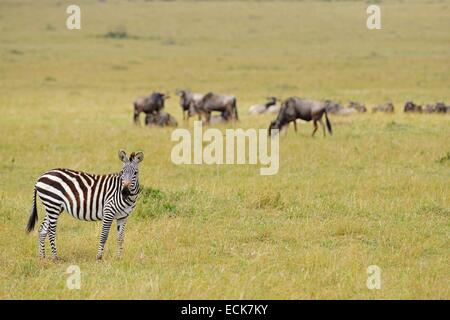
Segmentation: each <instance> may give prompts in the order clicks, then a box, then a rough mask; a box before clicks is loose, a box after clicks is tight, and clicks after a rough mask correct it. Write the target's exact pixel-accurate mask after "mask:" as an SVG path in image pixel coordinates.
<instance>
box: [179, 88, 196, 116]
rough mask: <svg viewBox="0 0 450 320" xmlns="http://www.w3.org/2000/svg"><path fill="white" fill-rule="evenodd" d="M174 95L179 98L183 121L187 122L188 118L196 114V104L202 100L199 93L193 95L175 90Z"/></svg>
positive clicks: (185, 91)
mask: <svg viewBox="0 0 450 320" xmlns="http://www.w3.org/2000/svg"><path fill="white" fill-rule="evenodd" d="M176 94H177V95H179V96H180V106H181V109H182V110H183V120H189V118H190V117H192V116H194V115H195V114H197V113H198V111H197V110H198V103H199V101H201V100H202V98H203V95H202V94H201V93H193V92H190V91H187V90H177V91H176Z"/></svg>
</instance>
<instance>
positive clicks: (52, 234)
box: [46, 208, 62, 260]
mask: <svg viewBox="0 0 450 320" xmlns="http://www.w3.org/2000/svg"><path fill="white" fill-rule="evenodd" d="M46 211H47V219H48V239H49V240H50V248H51V249H52V256H53V259H54V260H59V258H58V252H57V251H56V224H57V222H58V218H59V215H60V213H61V212H62V210H61V209H60V211H59V212H57V211H51V210H50V209H47V208H46Z"/></svg>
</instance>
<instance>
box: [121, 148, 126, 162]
mask: <svg viewBox="0 0 450 320" xmlns="http://www.w3.org/2000/svg"><path fill="white" fill-rule="evenodd" d="M119 160H120V161H122V162H128V158H127V154H126V152H125V151H123V150H119Z"/></svg>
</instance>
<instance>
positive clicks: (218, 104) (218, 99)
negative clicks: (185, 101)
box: [198, 92, 238, 124]
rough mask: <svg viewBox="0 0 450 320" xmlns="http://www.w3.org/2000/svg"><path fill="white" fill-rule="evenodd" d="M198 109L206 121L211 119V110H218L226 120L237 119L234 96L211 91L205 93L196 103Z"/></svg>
mask: <svg viewBox="0 0 450 320" xmlns="http://www.w3.org/2000/svg"><path fill="white" fill-rule="evenodd" d="M198 111H199V113H200V115H203V116H205V119H206V123H207V124H209V123H210V120H211V112H212V111H219V112H221V113H222V115H223V116H224V117H225V118H226V119H227V120H228V119H229V118H230V117H231V119H233V120H238V112H237V106H236V97H235V96H222V95H218V94H215V93H212V92H209V93H207V94H206V95H205V96H204V97H203V99H202V100H201V101H199V103H198Z"/></svg>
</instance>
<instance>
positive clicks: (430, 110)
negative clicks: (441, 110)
mask: <svg viewBox="0 0 450 320" xmlns="http://www.w3.org/2000/svg"><path fill="white" fill-rule="evenodd" d="M435 111H436V109H435V106H434V105H433V104H427V105H426V106H425V108H424V112H426V113H433V112H435Z"/></svg>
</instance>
